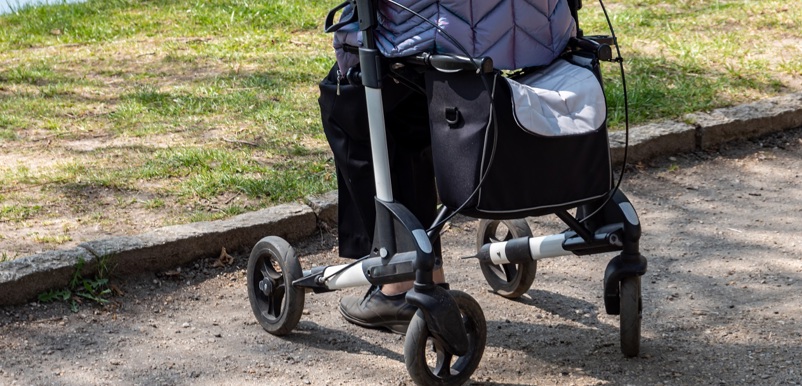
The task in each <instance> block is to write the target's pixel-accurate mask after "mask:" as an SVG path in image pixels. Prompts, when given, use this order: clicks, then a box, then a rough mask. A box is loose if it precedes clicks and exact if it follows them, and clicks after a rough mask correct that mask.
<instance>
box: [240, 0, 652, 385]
mask: <svg viewBox="0 0 802 386" xmlns="http://www.w3.org/2000/svg"><path fill="white" fill-rule="evenodd" d="M380 1H381V2H385V1H390V2H392V3H393V4H394V5H397V6H399V7H403V6H402V5H399V4H398V3H396V2H395V1H393V0H350V1H348V2H346V3H344V4H343V6H341V7H344V6H350V7H352V8H355V10H356V11H355V12H354V15H355V16H354V17H352V18H351V19H350V20H347V21H348V22H352V23H358V26H359V31H361V33H362V42H361V43H362V44H361V46H360V47H358V49H357V48H355V50H358V55H359V62H360V65H359V67H358V68H355V69H353V71H350V72H349V76H348V78H349V80H350V81H351V84H361V85H363V86H364V87H365V93H366V99H367V107H368V121H369V124H370V143H371V147H372V157H373V167H374V175H375V184H376V198H375V207H376V226H375V232H374V239H373V247H372V251H371V253H370V254H369V255H368V256H365V257H363V258H361V259H358V260H355V261H354V262H352V263H350V264H343V265H335V266H322V267H314V268H311V269H308V270H304V269H302V267H301V264H300V262H299V260H298V257H297V256H296V255H295V252H294V250H293V248H292V247H291V246H290V245H289V243H287V242H286V241H285V240H283V239H281V238H279V237H277V236H268V237H265V238H263V239H262V240H260V241H259V242H258V243H257V244H256V245H255V246H254V248H253V250H252V252H251V254H250V259H249V261H248V268H247V280H248V296H249V299H250V303H251V306H252V309H253V312H254V315H255V317H256V319H257V320H258V321H259V323H260V324H261V326H262V327H263V328H264V329H265V330H266V331H267V332H269V333H270V334H273V335H277V336H281V335H286V334H289V333H290V332H291V331H292V330H293V329H294V328H295V326H296V325H297V324H298V322H299V321H300V318H301V314H302V310H303V309H304V296H305V293H306V292H307V291H308V290H309V291H311V292H315V293H323V292H329V291H334V290H338V289H343V288H350V287H358V286H368V285H379V286H380V285H383V284H389V283H398V282H403V281H410V280H414V287H413V289H412V290H410V291H409V292H407V295H406V301H407V303H410V304H412V305H414V306H415V307H417V309H418V311H417V312H416V314H415V316H414V317H413V319H412V321H411V322H410V325H409V328H408V330H407V333H406V338H405V343H404V361H405V364H406V367H407V370H408V371H409V374H410V377H411V378H412V379H413V380H414V381H415V382H416V383H417V384H423V385H431V384H438V385H461V384H463V383H465V382H467V381H468V379H469V378H470V376H471V375H472V374H473V372H474V370H475V369H476V368H477V367H478V365H479V363H480V361H481V358H482V354H483V352H484V348H485V343H486V336H487V331H486V328H487V327H486V322H485V317H484V314H483V312H482V309H481V307H480V305H479V304H478V303H477V302H476V301H475V300H474V299H473V298H472V297H471V296H470V295H468V294H466V293H464V292H462V291H458V290H455V289H447V288H448V285H442V284H441V285H438V284H435V282H434V280H433V271H435V270H436V269H438V268H440V267H441V266H442V264H443V262H442V258H441V256H438V255H437V254H436V253H435V251H434V248H433V243H434V242H435V241H436V240H437V239H438V238H439V237H440V232H441V231H442V229H443V226H444V225H445V224H446V222H447V221H448V220H449V219H450V218H451V217H452V216H453V215H455V214H463V215H466V216H469V217H476V218H479V219H480V222H479V227H478V234H477V241H478V242H477V252H476V255H475V256H472V258H475V259H476V260H478V262H479V266H480V268H481V271H482V273H483V275H484V277H485V279H486V280H487V283H488V284H489V285H490V287H491V288H492V289H493V290H494V291H495V292H496V293H498V294H499V295H501V296H502V297H505V298H509V299H515V298H518V297H519V296H521V295H522V294H524V293H525V292H526V291H528V290H529V288H530V286H531V285H532V282H533V281H534V279H535V272H536V267H537V261H538V260H540V259H545V258H549V257H557V256H566V255H572V254H573V255H579V256H582V255H592V254H598V253H607V252H614V251H620V253H619V254H618V255H617V256H615V257H613V258H612V259H611V260H610V262H609V263H608V265H607V267H606V269H605V272H604V284H603V286H604V288H603V291H604V306H605V310H606V312H607V313H608V314H611V315H620V344H621V351H622V353H623V354H624V355H625V356H627V357H633V356H637V355H638V353H639V350H640V329H641V328H640V326H641V314H642V301H641V276H642V275H643V274H644V273H645V272H646V267H647V262H646V259H645V258H644V257H643V256H642V255H641V253H640V250H639V240H640V236H641V227H640V222H639V220H638V215H637V213H636V211H635V209H634V207H633V206H632V204H631V203H630V201H629V200H628V199H627V197H626V196H625V195H624V193H623V192H621V191H620V190H619V189H618V185H617V184H614V183H613V179H614V178H613V173H612V171H611V170H612V166H611V162H610V155H609V144H608V140H607V129H606V105H603V104H604V96H603V94H599V90H601V74H600V70H599V62H600V61H616V60H620V59H619V58H620V54H619V55H618V56H619V58H613V54H612V49H611V47H616V48H617V45H616V41H615V37H614V34H613V36H584V35H583V33H582V31H581V29H579V28H578V22H577V20H578V18H577V10H578V9H580V8H581V1H580V0H568V6H569V10H570V17H572V18H573V20H574V23H575V25H577V27H576V31H575V36H572V37H571V39H570V41H569V42H568V44H567V45H566V47H565V50H564V52H562V53H561V55H560V56H559V58H558V59H557V60H555V61H554V62H553V63H552V64H549V65H548V66H536V67H534V68H528V69H524V70H523V71H519V72H514V73H511V72H506V73H502V72H501V71H499V70H498V69H497V68H495V66H494V61H493V58H492V57H489V56H482V57H472V56H471V55H466V54H460V53H457V54H443V53H436V51H432V52H420V53H416V54H414V55H408V56H403V57H387V56H386V55H383V54H382V52H381V51H380V49H378V48H377V41H376V38H375V36H376V35H375V32H376V30H377V28H379V20H378V18H377V7H378V6H379V2H380ZM438 3H439V2H438ZM341 7H338V8H341ZM403 8H405V9H406V10H409V9H408V8H406V7H403ZM335 11H337V9H335V10H333V11H332V14H333V13H334V12H335ZM409 11H410V12H412V10H409ZM332 14H330V15H329V19H328V20H327V23H326V24H327V28H328V29H331V27H332V25H333V23H332V20H333V16H332ZM436 28H439V27H436ZM438 31H440V32H443V31H441V30H439V29H438ZM611 32H612V31H611ZM457 45H458V44H457ZM401 68H417V69H419V70H420V71H423V72H425V73H426V76H425V77H426V82H425V83H426V89H427V90H426V92H427V95H428V100H429V110H430V111H429V113H430V118H431V129H432V148H433V153H434V162H435V169H436V170H435V174H436V176H437V186H438V191H439V194H440V196H441V200H442V202H443V206H442V207H441V208H440V209H439V212H438V216H437V219H436V220H435V222H434V224H433V225H432V226H430V227H429V228H428V229H427V228H425V227H424V226H423V225H422V224H421V223H420V221H419V220H418V219H417V218H416V217H415V216H414V215H412V213H411V212H410V211H409V210H408V209H407V208H406V207H404V206H403V205H401V204H399V203H397V202H395V201H394V199H393V194H392V186H391V179H390V164H389V159H388V152H387V138H386V133H385V121H384V115H383V105H382V93H381V84H382V82H383V81H388V80H387V79H385V75H387V74H388V73H389V74H391V75H392V74H393V73H395V72H396V71H398V70H399V69H401ZM577 77H587V78H588V79H590V80H589V81H582V82H574V80H575V79H577ZM507 79H509V81H508V80H507ZM555 79H557V80H559V82H556V83H560V84H561V85H558V86H556V87H558V88H560V89H559V90H558V91H559V92H557V93H556V94H560V95H569V94H570V95H574V94H582V93H585V91H584V90H586V89H592V91H591V92H590V94H591V96H590V97H588V98H589V99H588V98H586V99H587V101H584V100H582V99H580V102H582V103H579V104H578V106H579V107H578V109H579V110H578V112H577V111H571V112H569V113H567V114H562V113H559V114H557V115H556V116H558V117H557V118H554V117H553V116H552V115H549V114H546V115H547V118H548V119H545V120H544V118H543V117H542V116H541V115H538V114H539V113H538V114H534V115H532V116H529V115H530V112H531V111H532V109H533V107H532V105H525V106H524V107H523V110H521V107H520V106H518V105H516V106H511V103H512V104H517V103H518V102H519V101H522V100H529V101H530V102H531V101H532V100H533V98H534V99H537V100H539V102H537V101H536V102H537V103H540V104H542V105H543V106H546V107H544V108H542V109H541V110H542V111H547V110H549V109H552V110H554V109H560V108H562V106H561V105H569V104H571V103H573V102H571V100H567V101H563V100H561V99H560V98H562V96H558V97H557V99H559V100H558V101H557V102H554V101H553V99H554V98H552V97H550V96H549V95H551V94H554V93H551V94H549V93H550V91H548V90H547V92H546V93H545V94H543V93H541V94H542V95H541V94H537V93H536V92H535V91H537V92H541V91H538V90H543V89H545V88H547V87H550V86H549V85H551V84H552V83H554V82H553V81H554V80H555ZM520 84H523V85H524V86H521V87H520V88H517V87H518V85H520ZM533 85H534V86H533ZM575 87H578V89H576V88H575ZM533 90H535V91H533ZM566 90H568V91H566ZM577 90H579V91H577ZM552 96H553V95H552ZM538 98H540V99H538ZM568 98H573V96H571V97H568ZM580 98H582V97H581V96H580ZM531 103H535V102H531ZM594 103H595V104H598V103H602V106H600V107H599V108H598V109H597V110H591V114H587V109H586V108H585V107H584V106H586V105H588V104H594ZM541 107H542V106H541ZM516 109H517V110H516ZM527 109H529V110H527ZM600 110H601V111H600ZM549 111H550V110H549ZM593 111H595V113H592V112H593ZM583 114H585V115H587V116H586V117H581V116H582V115H583ZM566 116H570V117H579V118H576V119H574V118H571V120H569V121H568V123H567V124H563V123H559V122H558V123H555V122H557V121H561V120H564V118H565V117H566ZM527 117H528V118H527ZM552 118H554V119H552ZM527 121H528V122H529V123H534V124H535V126H538V124H539V125H540V126H547V128H546V129H545V131H543V130H544V129H543V128H542V127H541V128H535V129H534V130H535V131H536V132H529V131H526V130H525V129H523V127H524V126H527V125H528V124H529V123H526V122H527ZM547 121H548V122H547ZM544 122H545V123H544ZM587 122H591V123H587ZM588 125H590V126H593V127H591V128H590V129H583V127H585V126H588ZM510 127H512V129H510ZM548 127H551V129H549V128H548ZM519 129H520V130H519ZM439 146H442V147H443V148H444V149H445V150H443V151H441V149H440V148H439ZM449 148H452V152H456V153H458V154H456V155H449V150H448V149H449ZM521 153H523V156H524V157H526V158H523V159H524V160H527V161H526V162H527V164H526V165H522V164H521V162H522V161H521V160H522V158H521V157H522V154H521ZM452 156H453V157H456V158H457V159H456V160H455V159H449V158H447V157H452ZM438 157H440V158H438ZM443 157H446V158H443ZM459 157H462V159H459ZM538 158H546V159H545V161H541V162H539V163H538ZM549 158H550V159H549ZM550 160H551V161H552V162H548V161H550ZM455 161H465V162H456V163H457V164H458V165H459V166H456V167H455V166H454V164H455ZM464 165H467V166H464ZM454 169H458V170H456V171H454ZM622 173H623V171H622ZM466 179H467V180H470V181H468V183H466V182H465V180H466ZM555 179H562V180H565V179H569V180H570V183H566V184H563V185H565V186H566V187H570V188H565V189H560V186H556V187H555V186H553V184H552V182H553V181H554V180H555ZM618 182H619V183H620V180H619V181H618ZM571 211H573V212H574V214H572V213H571ZM546 214H554V215H556V216H557V217H558V218H560V219H561V220H562V221H563V222H564V223H565V225H566V226H567V230H565V231H564V232H561V233H558V234H554V235H546V236H537V237H535V236H533V235H532V232H531V230H530V228H529V226H528V224H527V222H526V220H525V219H524V218H525V217H528V216H540V215H546ZM431 350H433V351H434V352H435V353H436V358H434V359H433V358H432V355H431V354H429V353H431Z"/></svg>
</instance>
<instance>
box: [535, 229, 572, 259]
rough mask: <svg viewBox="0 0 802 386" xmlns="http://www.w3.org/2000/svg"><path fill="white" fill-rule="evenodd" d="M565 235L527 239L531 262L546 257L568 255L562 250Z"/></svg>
mask: <svg viewBox="0 0 802 386" xmlns="http://www.w3.org/2000/svg"><path fill="white" fill-rule="evenodd" d="M564 241H565V234H562V233H561V234H559V235H552V236H542V237H532V238H530V239H529V251H530V252H531V253H532V259H533V260H540V259H543V258H546V257H557V256H565V255H570V254H571V252H568V251H566V250H564V249H563V242H564Z"/></svg>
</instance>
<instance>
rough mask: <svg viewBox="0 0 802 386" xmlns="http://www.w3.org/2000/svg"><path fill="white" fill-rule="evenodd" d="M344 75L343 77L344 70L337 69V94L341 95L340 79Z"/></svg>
mask: <svg viewBox="0 0 802 386" xmlns="http://www.w3.org/2000/svg"><path fill="white" fill-rule="evenodd" d="M342 77H343V74H342V72H340V70H339V69H338V70H337V96H339V95H340V79H342Z"/></svg>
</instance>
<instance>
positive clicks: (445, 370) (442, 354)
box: [433, 342, 453, 378]
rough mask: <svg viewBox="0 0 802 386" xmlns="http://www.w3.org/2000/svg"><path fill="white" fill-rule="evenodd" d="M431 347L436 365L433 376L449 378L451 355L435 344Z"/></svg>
mask: <svg viewBox="0 0 802 386" xmlns="http://www.w3.org/2000/svg"><path fill="white" fill-rule="evenodd" d="M433 346H434V350H435V352H436V354H437V364H436V365H435V368H434V374H435V375H436V376H438V377H440V378H445V377H448V376H451V360H452V359H453V355H451V354H450V353H448V352H447V351H446V350H444V349H443V347H442V346H441V345H439V344H437V343H436V342H435V343H434V344H433Z"/></svg>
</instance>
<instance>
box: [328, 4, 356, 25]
mask: <svg viewBox="0 0 802 386" xmlns="http://www.w3.org/2000/svg"><path fill="white" fill-rule="evenodd" d="M349 4H352V1H351V0H346V1H344V2H342V4H340V5H338V6H336V7H334V8H332V9H331V11H329V14H328V15H326V24H325V26H324V27H325V31H326V32H337V31H338V30H339V29H340V28H342V27H343V26H346V25H348V24H351V23H355V22H357V21H359V15H358V14H357V12H356V10H354V12H352V13H351V17H350V18H348V20H340V22H339V23H336V24H334V15H336V14H337V12H338V11H340V10H341V9H343V8H345V7H347V6H348V5H349Z"/></svg>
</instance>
